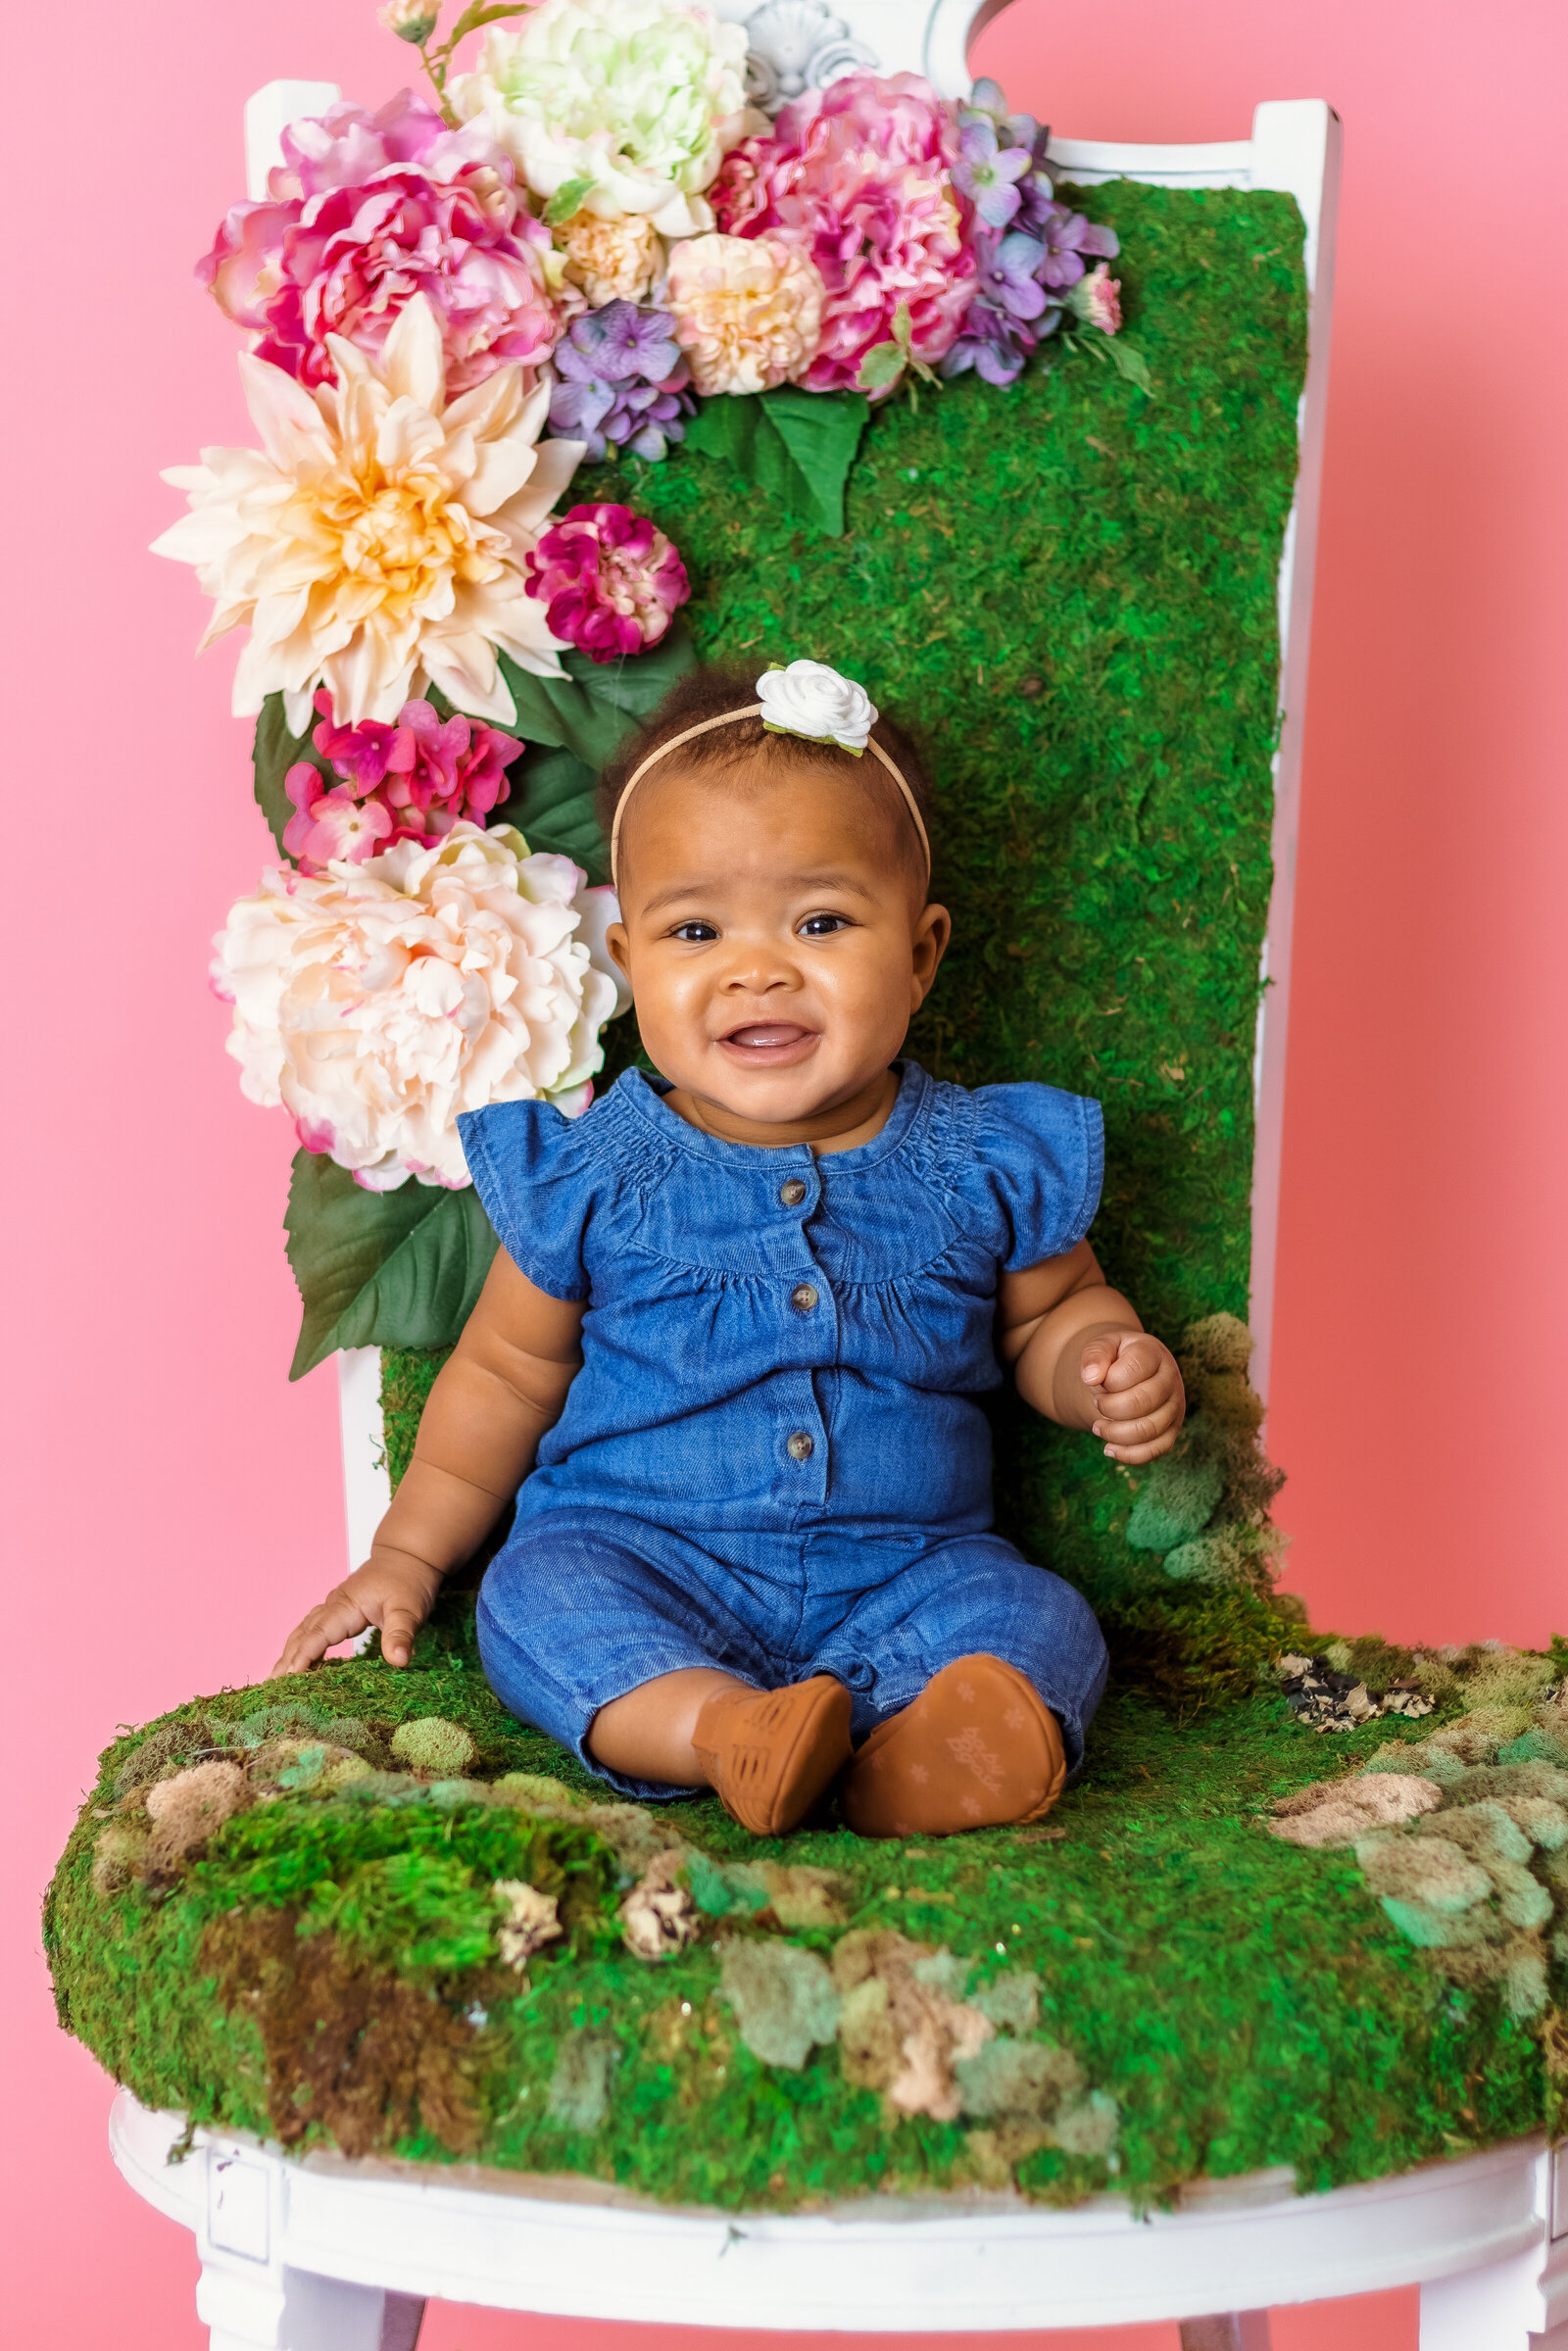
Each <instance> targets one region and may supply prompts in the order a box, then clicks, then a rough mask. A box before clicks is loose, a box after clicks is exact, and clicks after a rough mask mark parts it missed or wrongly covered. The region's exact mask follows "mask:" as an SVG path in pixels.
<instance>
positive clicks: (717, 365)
mask: <svg viewBox="0 0 1568 2351" xmlns="http://www.w3.org/2000/svg"><path fill="white" fill-rule="evenodd" d="M822 302H823V293H822V280H821V278H820V277H819V276H818V275H817V272H816V266H815V264H814V263H813V262H811V261H810V260H809V259H808V257H807V256H806V255H805V254H804V253H802V252H799V251H798V250H797V249H796V248H795V246H793V245H791V244H787V243H786V242H785V241H784V239H783V238H781V237H729V236H706V237H688V238H686V239H685V240H684V242H683V243H681V244H679V245H677V246H676V247H675V249H674V251H673V252H672V253H671V255H670V257H669V286H668V291H667V293H666V295H665V297H664V305H665V308H666V309H667V310H668V311H669V312H670V313H671V315H672V316H673V318H674V320H675V333H676V336H677V338H678V340H679V342H680V347H681V349H682V351H683V352H684V353H685V354H686V359H687V362H688V365H689V366H690V367H691V371H692V381H693V383H694V384H695V385H696V387H697V389H698V391H699V392H702V393H705V394H711V393H714V392H765V391H767V390H769V389H770V388H771V386H772V385H774V384H780V383H784V382H786V381H790V380H793V379H794V378H795V377H797V376H800V375H802V374H804V373H805V371H806V369H807V368H808V367H809V365H810V363H811V361H812V360H813V359H814V358H815V357H816V347H817V343H818V341H819V339H820V337H821V332H822Z"/></svg>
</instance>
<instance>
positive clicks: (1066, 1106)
mask: <svg viewBox="0 0 1568 2351" xmlns="http://www.w3.org/2000/svg"><path fill="white" fill-rule="evenodd" d="M978 1102H979V1105H980V1115H979V1119H978V1121H977V1128H976V1134H975V1146H976V1157H977V1161H978V1168H979V1170H981V1171H983V1173H984V1175H985V1177H986V1178H987V1179H988V1183H989V1189H990V1191H991V1193H992V1196H993V1198H994V1200H996V1202H997V1204H998V1206H999V1207H1000V1209H1001V1211H1002V1214H1003V1219H1004V1224H1005V1233H1006V1240H1007V1246H1006V1249H1005V1254H1004V1256H1003V1259H1002V1263H1003V1266H1004V1268H1005V1271H1006V1272H1008V1273H1018V1272H1021V1271H1022V1269H1023V1268H1024V1267H1025V1266H1028V1265H1039V1264H1040V1263H1041V1262H1042V1261H1043V1259H1045V1258H1047V1257H1059V1256H1061V1255H1062V1254H1063V1253H1064V1252H1065V1251H1066V1250H1067V1249H1074V1248H1076V1247H1077V1245H1078V1243H1079V1242H1080V1241H1082V1239H1083V1238H1084V1235H1085V1234H1086V1233H1087V1232H1088V1230H1089V1228H1090V1226H1091V1225H1092V1224H1093V1222H1094V1220H1095V1211H1096V1209H1097V1208H1098V1207H1099V1205H1100V1187H1101V1183H1102V1181H1103V1176H1104V1170H1105V1132H1104V1120H1103V1117H1102V1115H1101V1108H1100V1104H1099V1102H1095V1101H1093V1100H1092V1099H1091V1098H1090V1097H1089V1096H1088V1095H1084V1094H1063V1093H1061V1092H1060V1091H1059V1090H1058V1089H1057V1088H1056V1087H1054V1086H1034V1085H1019V1086H982V1087H981V1088H980V1089H979V1090H978Z"/></svg>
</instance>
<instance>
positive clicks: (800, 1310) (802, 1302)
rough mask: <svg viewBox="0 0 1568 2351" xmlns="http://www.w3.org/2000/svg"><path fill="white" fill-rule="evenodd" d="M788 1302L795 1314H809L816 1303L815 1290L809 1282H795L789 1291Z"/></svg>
mask: <svg viewBox="0 0 1568 2351" xmlns="http://www.w3.org/2000/svg"><path fill="white" fill-rule="evenodd" d="M790 1304H791V1305H792V1306H793V1307H794V1308H795V1311H796V1313H797V1314H809V1313H810V1311H811V1308H812V1307H813V1306H814V1305H815V1304H816V1292H815V1291H814V1290H813V1289H812V1288H811V1285H810V1283H809V1282H797V1284H796V1285H795V1288H794V1289H793V1290H792V1291H791V1292H790Z"/></svg>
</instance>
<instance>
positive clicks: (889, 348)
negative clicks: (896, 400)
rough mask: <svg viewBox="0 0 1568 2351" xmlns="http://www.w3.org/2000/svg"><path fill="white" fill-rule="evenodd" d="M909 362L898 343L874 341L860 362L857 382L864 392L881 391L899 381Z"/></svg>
mask: <svg viewBox="0 0 1568 2351" xmlns="http://www.w3.org/2000/svg"><path fill="white" fill-rule="evenodd" d="M906 366H907V361H906V359H905V356H904V354H903V352H902V351H901V350H900V349H899V347H898V345H897V343H873V344H872V346H871V348H870V350H869V351H868V352H867V353H866V355H865V357H864V359H863V360H861V362H860V372H859V374H858V376H857V377H856V379H855V380H856V382H857V383H858V385H859V387H860V390H861V391H862V392H880V391H882V390H884V389H885V388H886V386H887V385H888V384H894V383H897V382H898V380H899V377H900V376H901V375H902V374H903V373H904V370H905V367H906Z"/></svg>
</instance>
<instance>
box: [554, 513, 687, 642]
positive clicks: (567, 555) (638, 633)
mask: <svg viewBox="0 0 1568 2351" xmlns="http://www.w3.org/2000/svg"><path fill="white" fill-rule="evenodd" d="M691 592H692V590H691V582H690V580H689V579H688V578H687V577H686V566H685V564H684V563H682V562H681V560H680V557H679V556H678V555H677V554H676V553H675V550H674V547H673V545H672V544H671V542H670V541H669V540H668V539H666V538H665V536H664V534H663V532H662V530H656V529H655V528H654V525H653V524H652V523H651V522H649V521H648V520H646V518H645V517H644V516H643V515H641V514H633V513H632V511H631V509H630V507H624V506H574V507H573V508H572V509H571V512H570V513H569V514H567V515H566V516H565V518H564V521H562V522H559V523H557V525H556V527H555V529H554V530H549V531H546V533H545V535H544V537H543V538H542V539H541V540H540V542H539V544H538V546H537V547H536V548H535V549H534V550H533V552H532V554H531V555H530V556H529V558H528V593H529V595H530V596H537V597H539V598H541V599H542V600H543V601H544V603H545V605H546V608H547V610H546V613H545V617H546V619H547V620H548V621H549V623H550V631H551V634H552V635H553V636H557V637H563V638H564V639H565V641H566V643H567V644H568V645H575V646H576V647H577V649H578V651H579V652H580V653H585V654H587V655H588V656H589V657H590V659H592V660H593V661H619V660H621V659H622V658H623V657H624V656H625V655H627V654H636V653H641V652H643V650H644V649H645V648H646V647H647V646H650V645H657V644H658V643H659V640H660V638H661V637H662V636H663V634H664V632H665V630H666V629H667V628H668V626H669V624H670V621H671V620H672V619H673V618H674V615H675V612H676V611H677V609H678V608H679V607H680V606H681V605H683V604H684V603H685V602H686V599H687V597H688V596H690V594H691Z"/></svg>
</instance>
